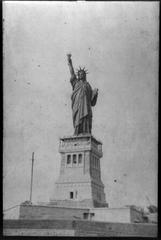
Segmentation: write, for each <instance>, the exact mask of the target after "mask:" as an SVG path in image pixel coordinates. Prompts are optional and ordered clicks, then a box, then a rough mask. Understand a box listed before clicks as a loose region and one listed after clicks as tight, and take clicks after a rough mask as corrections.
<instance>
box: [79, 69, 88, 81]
mask: <svg viewBox="0 0 161 240" xmlns="http://www.w3.org/2000/svg"><path fill="white" fill-rule="evenodd" d="M78 78H79V80H84V81H85V80H86V74H85V72H84V71H79V73H78Z"/></svg>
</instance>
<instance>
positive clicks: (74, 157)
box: [73, 154, 77, 164]
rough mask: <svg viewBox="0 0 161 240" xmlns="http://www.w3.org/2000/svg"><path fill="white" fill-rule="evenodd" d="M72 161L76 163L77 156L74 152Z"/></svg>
mask: <svg viewBox="0 0 161 240" xmlns="http://www.w3.org/2000/svg"><path fill="white" fill-rule="evenodd" d="M73 163H74V164H76V163H77V156H76V154H74V155H73Z"/></svg>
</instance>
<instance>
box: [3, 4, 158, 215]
mask: <svg viewBox="0 0 161 240" xmlns="http://www.w3.org/2000/svg"><path fill="white" fill-rule="evenodd" d="M3 19H4V23H3V56H4V58H3V69H4V82H3V88H4V90H3V91H4V94H3V99H4V115H3V119H4V129H3V133H4V139H3V144H4V145H3V149H4V150H3V175H4V176H3V185H4V190H3V191H4V192H3V205H4V209H7V208H9V207H12V206H14V205H17V204H20V203H21V202H23V201H25V200H29V193H30V176H31V157H32V152H34V153H35V161H34V181H33V202H34V203H38V202H48V201H49V199H50V198H51V196H52V195H53V191H54V183H55V181H56V179H57V178H58V176H59V169H60V159H61V158H60V154H59V152H58V147H59V138H60V137H62V136H68V135H69V136H70V135H73V133H74V129H73V125H72V110H71V99H70V97H71V93H72V88H71V85H70V81H69V79H70V74H69V69H68V65H67V56H66V54H67V53H69V52H70V53H71V54H72V60H73V65H74V68H78V67H79V66H85V67H86V69H88V71H89V74H88V75H87V81H89V83H90V84H91V86H92V88H98V89H99V93H98V101H97V104H96V106H95V107H94V108H93V128H92V134H93V136H94V137H95V138H96V139H98V140H101V142H102V143H103V158H102V159H101V173H102V181H103V183H104V185H105V194H106V201H107V202H108V203H109V206H110V207H121V206H125V205H137V206H147V205H149V204H150V203H151V204H155V205H156V204H157V174H158V173H157V171H158V170H157V169H158V167H157V164H158V163H157V161H158V156H157V141H158V122H157V115H158V46H159V36H158V28H159V24H158V20H159V3H158V2H145V1H144V2H51V1H47V2H43V1H41V2H38V1H36V2H24V1H23V2H20V1H19V2H16V1H14V2H11V1H8V2H7V1H5V2H3ZM16 211H17V210H16V209H13V211H8V212H6V213H5V217H7V218H14V217H17V216H18V215H17V214H18V212H16Z"/></svg>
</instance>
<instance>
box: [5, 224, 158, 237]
mask: <svg viewBox="0 0 161 240" xmlns="http://www.w3.org/2000/svg"><path fill="white" fill-rule="evenodd" d="M3 234H4V235H5V236H9V235H14V236H109V237H116V236H122V237H157V225H156V224H147V223H145V224H137V223H133V224H131V223H108V222H107V223H105V222H92V221H73V220H4V223H3Z"/></svg>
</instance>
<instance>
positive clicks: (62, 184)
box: [50, 135, 108, 207]
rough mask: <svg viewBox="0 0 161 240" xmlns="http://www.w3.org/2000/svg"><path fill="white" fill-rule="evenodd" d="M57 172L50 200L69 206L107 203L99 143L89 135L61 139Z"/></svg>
mask: <svg viewBox="0 0 161 240" xmlns="http://www.w3.org/2000/svg"><path fill="white" fill-rule="evenodd" d="M59 152H60V154H61V167H60V175H59V178H58V180H57V181H56V183H55V191H54V195H53V197H52V199H51V200H50V203H51V204H54V205H61V206H69V207H70V206H72V207H107V206H108V204H107V203H106V200H105V193H104V185H103V183H102V181H101V168H100V158H101V157H102V155H103V154H102V143H101V142H100V141H98V140H96V139H95V138H94V137H93V136H92V135H79V136H69V137H63V138H61V139H60V145H59Z"/></svg>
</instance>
